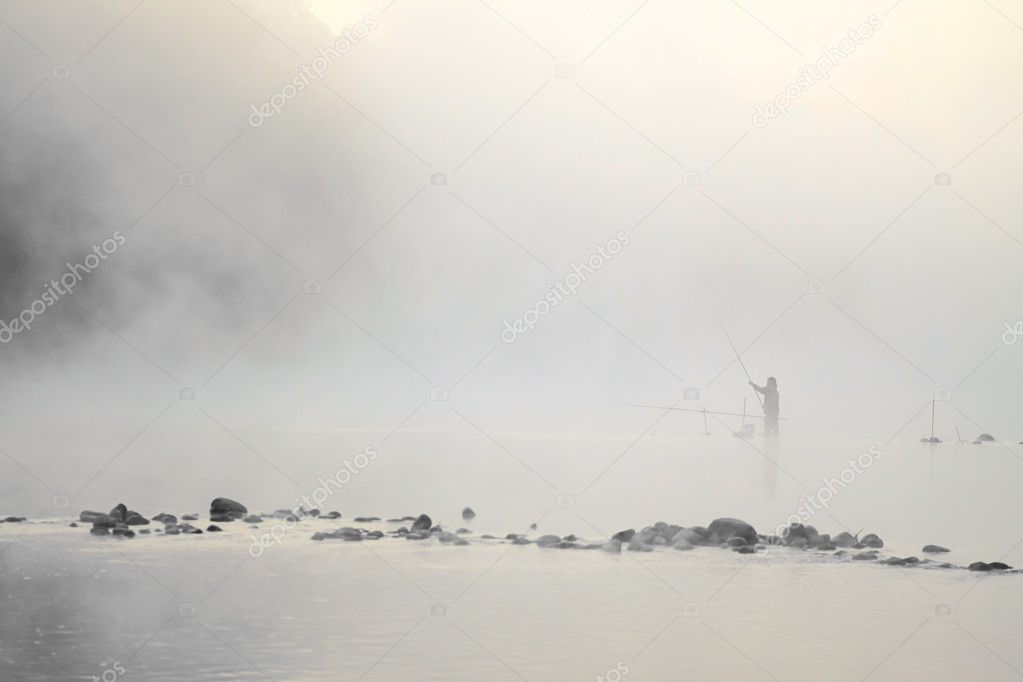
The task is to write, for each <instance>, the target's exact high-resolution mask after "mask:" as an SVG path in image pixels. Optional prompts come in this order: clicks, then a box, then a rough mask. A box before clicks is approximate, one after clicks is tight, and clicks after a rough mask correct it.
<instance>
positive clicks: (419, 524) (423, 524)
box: [412, 514, 433, 532]
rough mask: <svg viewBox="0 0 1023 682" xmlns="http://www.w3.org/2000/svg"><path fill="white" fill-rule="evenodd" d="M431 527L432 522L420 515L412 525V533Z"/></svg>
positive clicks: (427, 517)
mask: <svg viewBox="0 0 1023 682" xmlns="http://www.w3.org/2000/svg"><path fill="white" fill-rule="evenodd" d="M432 525H433V521H432V520H431V519H430V517H429V516H427V515H426V514H420V515H419V518H417V519H416V520H415V521H414V522H413V523H412V532H416V531H424V530H430V526H432Z"/></svg>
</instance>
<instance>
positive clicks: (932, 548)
mask: <svg viewBox="0 0 1023 682" xmlns="http://www.w3.org/2000/svg"><path fill="white" fill-rule="evenodd" d="M920 551H921V552H924V553H925V554H940V553H942V552H948V551H949V549H948V547H942V546H941V545H924V548H923V549H921V550H920Z"/></svg>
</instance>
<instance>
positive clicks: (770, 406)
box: [749, 377, 778, 436]
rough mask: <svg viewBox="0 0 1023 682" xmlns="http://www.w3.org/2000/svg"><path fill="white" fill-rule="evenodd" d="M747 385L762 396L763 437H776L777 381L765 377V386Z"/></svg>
mask: <svg viewBox="0 0 1023 682" xmlns="http://www.w3.org/2000/svg"><path fill="white" fill-rule="evenodd" d="M749 385H750V386H752V387H753V390H754V391H756V392H757V393H759V394H761V395H763V396H764V435H765V436H777V435H778V380H777V379H775V378H774V377H767V386H757V385H756V384H754V383H753V382H752V381H751V382H749Z"/></svg>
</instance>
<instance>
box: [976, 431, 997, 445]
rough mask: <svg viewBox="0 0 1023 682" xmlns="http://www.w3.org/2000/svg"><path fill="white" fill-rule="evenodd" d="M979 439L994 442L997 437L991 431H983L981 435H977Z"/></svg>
mask: <svg viewBox="0 0 1023 682" xmlns="http://www.w3.org/2000/svg"><path fill="white" fill-rule="evenodd" d="M977 440H979V441H980V442H981V443H994V442H995V437H994V436H992V435H991V434H990V433H982V434H980V435H979V436H977Z"/></svg>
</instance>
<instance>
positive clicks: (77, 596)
mask: <svg viewBox="0 0 1023 682" xmlns="http://www.w3.org/2000/svg"><path fill="white" fill-rule="evenodd" d="M628 445H629V443H628V442H624V443H623V445H622V448H621V449H624V448H625V447H627V446H628ZM870 445H871V444H870V443H842V444H821V443H818V442H802V443H797V444H787V445H785V446H784V447H783V448H781V449H764V444H763V442H762V441H757V442H754V443H745V442H740V441H733V440H727V439H718V440H713V439H711V440H707V441H695V440H689V441H683V442H679V441H677V440H669V439H665V440H659V439H657V438H656V437H655V438H650V439H648V440H647V441H645V442H643V443H640V444H639V445H637V446H636V447H633V448H632V449H631V450H630V451H629V452H628V453H627V456H625V457H623V458H622V459H621V460H617V461H616V460H615V456H614V455H611V456H606V457H605V456H602V457H601V458H599V461H594V458H593V457H588V456H587V453H588V452H592V448H591V447H590V446H589V445H587V444H585V443H563V442H562V443H544V444H539V445H538V444H537V443H536V442H535V441H534V442H527V441H526V440H523V441H522V442H518V443H515V444H514V448H515V450H516V451H517V452H525V453H529V455H528V456H529V457H533V458H534V459H532V460H526V461H525V463H526V464H528V465H529V466H532V467H534V468H536V469H537V471H538V473H539V474H540V475H541V476H543V477H544V478H548V479H550V480H551V481H556V480H559V479H564V478H565V476H566V474H567V473H571V472H572V471H573V470H575V471H583V473H584V474H585V475H582V476H581V477H580V478H581V479H586V481H584V483H583V484H580V485H578V486H576V487H573V488H567V487H566V488H565V489H562V488H558V489H556V490H555V489H551V490H546V491H544V490H543V489H542V488H543V484H540V485H539V486H537V489H531V490H530V492H528V493H521V491H519V494H517V493H516V490H515V486H514V485H512V483H513V482H514V480H515V479H514V478H512V477H513V476H517V475H525V476H530V477H531V476H532V474H531V473H530V472H528V471H526V472H525V474H522V472H521V471H520V470H522V469H523V465H522V464H521V463H519V462H516V461H514V460H512V461H511V463H510V466H511V467H512V468H510V469H509V470H508V471H509V473H508V477H509V478H508V480H506V481H504V482H502V481H495V480H493V478H492V473H491V472H490V469H493V468H494V467H493V466H491V467H490V468H489V469H488V468H480V469H479V472H481V473H479V474H478V475H477V474H475V473H473V471H471V470H470V471H468V472H467V471H466V470H464V469H463V470H459V467H458V466H456V465H457V459H458V458H459V457H464V456H466V454H465V451H464V450H463V449H458V451H457V452H456V453H455V454H451V455H448V456H447V457H448V459H445V458H444V457H442V456H438V457H434V458H432V459H431V460H430V461H429V462H424V461H421V460H419V459H416V458H414V457H412V456H411V455H409V456H407V457H406V459H404V460H402V461H390V462H381V468H386V467H398V468H399V469H400V470H401V471H403V472H406V473H409V474H411V475H410V476H401V477H395V476H392V477H391V480H392V481H396V483H395V485H397V486H399V487H401V488H402V490H401V491H400V493H401V494H403V495H405V499H406V500H407V503H406V504H404V505H402V506H401V508H391V506H392V505H391V504H388V505H386V508H384V507H385V505H383V504H381V505H380V506H379V507H378V506H376V505H374V504H373V503H372V501H371V500H372V499H374V492H376V493H377V496H376V498H377V499H381V498H390V497H393V496H394V495H395V494H396V493H395V492H394V491H393V490H388V491H387V492H386V494H385V493H384V492H383V491H382V490H376V491H374V490H372V487H373V486H374V485H379V484H377V483H373V484H372V485H370V486H369V487H368V488H367V487H363V488H359V487H357V486H356V485H354V484H353V485H352V486H351V489H350V490H347V489H343V490H341V491H340V492H338V493H336V494H335V495H334V496H332V498H331V499H330V500H329V501H328V502H327V504H325V505H324V508H325V509H331V508H335V507H336V508H339V509H340V510H341V511H342V513H343V514H344V515H345V518H344V519H341V520H340V521H321V520H307V521H303V522H302V523H301V524H300V525H299V526H298V527H297V528H296V529H294V530H292V531H291V532H289V533H288V534H287V535H286V536H285V537H284V539H283V541H282V543H281V544H280V545H279V546H272V547H270V548H268V549H267V550H266V551H265V552H264V553H263V554H262V555H261V556H259V557H258V558H256V557H252V556H251V555H250V552H249V548H250V545H251V536H250V533H253V532H256V531H255V530H254V529H250V528H248V527H247V526H245V525H244V524H241V523H234V524H224V527H225V532H224V533H221V534H206V535H202V536H191V537H189V536H176V537H159V536H149V537H144V536H140V537H138V538H136V539H134V540H131V541H116V540H113V539H102V538H95V537H92V536H90V535H89V534H88V532H87V530H86V529H84V528H78V529H73V528H68V527H67V521H66V520H57V519H51V520H49V521H45V522H44V521H40V522H36V523H30V524H17V525H16V524H3V525H0V666H2V667H0V679H3V680H7V679H11V680H18V679H22V680H36V679H39V680H43V679H47V680H49V679H93V678H94V677H99V678H101V679H104V676H105V679H107V680H110V679H120V678H121V677H123V678H125V679H143V680H150V679H151V680H177V679H181V680H215V679H275V680H328V679H329V680H337V679H342V680H349V679H350V680H358V679H364V680H409V679H436V680H483V679H487V680H491V679H507V680H522V679H525V680H594V679H601V676H603V678H604V679H609V680H614V679H618V677H617V676H618V675H619V674H620V673H621V674H622V677H621V679H632V680H678V679H699V680H718V679H728V680H731V679H744V680H745V679H751V680H753V679H767V680H770V679H779V680H818V679H840V680H847V679H848V680H862V679H865V678H869V679H871V680H889V679H890V680H895V679H899V680H905V679H940V680H946V679H947V680H955V679H964V678H967V677H970V678H982V679H986V680H1016V679H1020V678H1021V677H1023V675H1021V673H1020V671H1021V670H1023V650H1021V649H1020V647H1019V646H1018V641H1019V637H1020V634H1021V633H1023V575H980V574H976V573H970V572H967V571H961V570H941V569H927V568H917V569H900V568H893V567H887V566H879V565H873V564H865V563H859V562H856V563H853V562H848V561H841V560H836V559H832V558H825V557H821V556H820V555H817V554H815V553H811V552H800V551H796V550H787V549H774V548H772V549H771V550H769V551H768V552H767V553H766V554H764V555H755V556H749V555H738V554H735V553H731V552H726V551H722V550H718V549H716V548H700V549H697V550H695V551H692V552H677V551H674V550H671V549H664V548H658V549H657V550H656V551H654V552H652V553H643V554H639V553H622V554H621V555H610V554H606V553H603V552H597V551H571V550H553V549H551V550H541V549H539V548H537V547H536V546H512V545H508V544H503V543H500V542H497V541H484V540H479V539H476V540H473V542H472V544H470V545H469V546H463V547H454V546H449V545H442V544H440V543H438V542H436V541H435V540H432V541H430V542H408V541H404V540H393V539H389V538H385V539H383V540H380V541H376V542H362V543H341V542H336V541H334V542H331V541H327V542H312V541H310V540H309V537H310V535H311V534H312V533H313V532H315V531H316V530H324V529H329V528H333V527H340V526H343V525H348V524H351V523H352V522H351V517H352V516H356V515H362V514H366V515H369V514H372V515H378V516H383V517H386V516H391V515H398V516H400V515H404V514H415V513H419V512H421V511H426V512H428V513H430V514H431V515H432V516H433V517H434V519H435V520H436V521H441V522H442V523H445V525H446V526H448V527H450V528H452V529H454V528H457V527H459V526H463V525H465V526H469V527H470V528H471V529H472V530H473V533H474V535H473V536H470V537H476V538H478V536H479V535H481V534H483V533H488V532H490V533H493V534H495V535H499V536H500V537H503V536H504V534H505V533H507V532H522V531H525V530H527V529H528V526H529V524H530V523H533V522H537V523H538V526H539V529H538V530H537V531H530V532H531V534H533V535H534V536H535V535H537V534H539V533H544V532H554V533H561V534H565V533H568V532H574V533H576V534H577V535H579V536H582V537H585V538H590V539H593V540H602V539H604V538H606V537H607V535H609V534H610V533H612V532H614V531H616V530H620V529H621V528H626V527H630V526H641V525H645V524H650V523H653V522H655V521H658V520H665V521H668V522H676V523H681V524H684V525H694V524H701V525H706V524H707V523H708V522H709V521H710V520H711V519H712V518H713V517H714V516H720V515H726V514H727V515H735V516H740V517H743V518H747V519H748V520H750V521H751V522H753V523H754V524H755V525H757V526H758V529H759V530H760V531H761V532H769V531H770V530H771V528H772V527H773V526H775V525H777V524H778V523H781V522H783V521H784V519H785V517H787V516H788V515H789V514H792V513H795V512H796V510H797V509H798V507H799V505H800V504H802V502H801V501H802V500H803V499H804V498H805V496H806V495H808V494H813V493H816V491H817V490H818V489H819V488H820V487H821V486H822V485H823V483H822V478H826V477H832V476H834V477H837V476H839V475H840V472H841V470H842V467H843V466H845V465H846V463H847V460H848V458H849V457H856V456H857V455H858V454H860V453H861V452H864V451H866V450H867V448H869V446H870ZM754 446H755V447H756V448H757V450H754V449H752V448H753V447H754ZM555 450H559V451H560V452H562V453H563V455H562V457H560V458H556V457H553V456H552V455H551V453H552V452H554V451H555ZM614 450H615V448H609V449H607V452H609V453H613V452H614ZM760 450H762V452H761V451H760ZM881 451H882V453H883V454H882V456H881V457H880V458H878V459H877V460H876V462H874V463H873V464H872V465H871V466H870V467H869V469H867V470H864V471H863V472H862V473H860V474H858V475H857V478H856V480H855V481H853V482H852V483H850V484H849V485H848V486H846V487H843V488H841V489H840V490H839V492H838V495H837V496H835V497H834V499H833V500H832V501H831V502H830V503H829V505H828V508H827V509H826V510H821V511H819V512H817V513H816V514H815V516H814V518H813V519H812V520H811V522H812V523H814V524H816V525H817V526H818V527H819V528H821V529H822V530H824V531H829V532H832V533H837V532H838V531H840V530H842V529H845V528H849V529H850V530H851V532H854V533H855V532H857V531H859V530H860V529H861V528H864V529H866V532H877V533H878V534H880V535H881V536H882V537H884V538H885V541H886V549H885V551H886V552H890V553H892V554H897V555H900V556H906V555H910V554H916V555H918V556H922V555H920V553H919V549H920V547H921V546H922V545H923V544H926V543H938V544H943V545H946V546H949V547H951V548H952V549H953V550H954V551H953V552H952V553H951V554H950V555H947V556H946V557H943V558H948V560H950V561H953V562H955V563H969V562H971V561H976V560H984V561H994V560H1003V561H1006V562H1007V563H1010V564H1013V565H1023V550H1021V548H1020V540H1021V539H1023V526H1021V524H1020V521H1021V520H1023V516H1021V514H1020V512H1019V507H1018V502H1017V499H1018V498H1017V497H1016V494H1017V493H1016V491H1018V490H1019V489H1020V483H1021V482H1023V480H1021V479H1023V463H1021V462H1020V461H1019V460H1018V458H1017V457H1016V453H1015V452H1014V451H1013V450H1012V449H1010V448H1008V447H1001V446H998V445H993V446H983V447H975V446H947V447H942V448H936V449H932V448H930V447H927V446H920V445H917V444H915V443H912V444H911V443H904V444H896V443H891V444H888V445H886V446H884V447H883V448H882V450H881ZM602 452H603V451H602ZM477 456H478V457H481V458H482V457H488V458H490V457H496V455H495V454H493V453H491V452H487V453H485V454H484V453H482V452H481V453H477ZM509 459H510V458H509ZM523 459H525V456H524V457H523ZM573 462H575V464H573ZM491 464H493V463H492V462H491ZM609 465H611V466H610V468H609V469H608V466H609ZM573 467H574V469H573ZM779 467H780V468H779ZM605 469H606V470H607V471H606V473H604V474H603V475H600V474H601V471H602V470H605ZM442 470H443V471H447V472H448V474H447V476H437V475H436V474H437V472H438V471H442ZM429 472H433V474H434V475H433V477H432V478H429V477H427V474H428V473H429ZM456 472H457V473H456ZM511 472H516V473H515V474H512V473H511ZM366 473H367V474H371V473H372V472H371V471H370V470H367V472H366ZM598 475H599V476H598ZM366 478H367V479H368V480H370V481H372V479H371V478H370V476H368V475H367V477H366ZM385 478H386V477H385ZM592 481H595V482H592ZM590 482H592V484H591V485H589V487H588V488H587V489H585V490H584V488H585V486H586V484H587V483H590ZM311 490H312V488H311V489H310V492H311ZM558 495H561V496H562V497H561V498H560V502H561V506H559V498H558ZM246 501H247V500H246ZM258 501H259V500H257V502H258ZM247 502H249V501H247ZM289 503H290V502H289V501H288V500H282V501H281V502H280V503H279V504H276V505H275V504H273V503H267V504H266V506H265V508H266V509H271V508H274V507H277V506H285V505H287V504H289ZM183 504H186V505H190V506H192V507H193V508H196V507H201V503H200V502H199V501H191V498H189V501H188V502H186V503H183ZM463 504H472V505H473V506H474V507H475V508H476V510H477V512H478V514H479V515H478V517H477V518H476V519H475V520H474V521H473V522H471V523H469V522H463V521H462V520H461V518H460V517H459V511H460V510H461V507H462V506H463ZM138 506H139V508H140V509H139V510H140V511H142V512H143V513H146V514H154V513H156V512H158V511H166V510H164V509H149V508H145V507H143V506H142V505H138ZM249 506H250V507H254V508H258V507H256V506H255V505H254V504H253V503H252V502H249ZM395 506H396V505H395ZM169 511H173V512H176V513H181V512H185V511H189V510H188V509H170V510H169ZM203 525H205V522H204V523H203ZM270 525H272V524H270V523H267V524H264V529H265V528H268V527H269V526H270ZM355 525H361V526H363V527H380V528H381V529H384V530H386V529H388V528H393V527H394V525H388V524H386V523H380V524H355ZM626 670H627V671H628V672H624V671H626ZM121 671H123V672H121ZM612 671H613V672H612Z"/></svg>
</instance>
